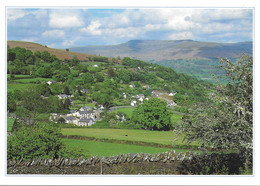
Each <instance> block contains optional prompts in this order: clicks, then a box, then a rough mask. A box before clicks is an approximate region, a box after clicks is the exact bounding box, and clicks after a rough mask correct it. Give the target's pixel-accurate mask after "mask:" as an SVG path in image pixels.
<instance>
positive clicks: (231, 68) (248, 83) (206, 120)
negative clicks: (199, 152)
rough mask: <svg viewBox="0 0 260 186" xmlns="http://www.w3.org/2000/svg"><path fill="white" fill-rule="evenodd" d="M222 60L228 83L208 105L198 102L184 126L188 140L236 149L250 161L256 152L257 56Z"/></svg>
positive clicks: (221, 147) (221, 87) (205, 144)
mask: <svg viewBox="0 0 260 186" xmlns="http://www.w3.org/2000/svg"><path fill="white" fill-rule="evenodd" d="M220 63H221V67H222V68H223V69H224V70H225V72H226V77H227V79H228V84H227V85H226V86H219V87H218V89H217V91H216V93H215V94H214V95H211V99H210V101H209V102H208V103H207V104H200V105H196V107H195V108H194V109H193V115H192V117H191V118H186V119H185V120H184V123H183V126H182V127H181V129H182V131H184V132H185V133H186V140H187V141H188V142H192V141H194V140H199V141H200V142H201V145H202V146H204V147H205V146H206V147H207V146H210V147H212V148H213V149H217V150H228V151H233V152H234V151H236V152H239V153H240V154H242V155H243V156H244V157H245V158H246V161H247V162H248V161H251V160H252V152H253V150H252V149H253V58H252V57H250V56H242V57H241V58H240V60H239V61H238V62H237V63H232V62H231V61H229V60H227V59H222V60H221V61H220Z"/></svg>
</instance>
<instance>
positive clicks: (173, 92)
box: [169, 91, 177, 96]
mask: <svg viewBox="0 0 260 186" xmlns="http://www.w3.org/2000/svg"><path fill="white" fill-rule="evenodd" d="M175 94H177V92H175V91H172V92H171V93H169V96H174V95H175Z"/></svg>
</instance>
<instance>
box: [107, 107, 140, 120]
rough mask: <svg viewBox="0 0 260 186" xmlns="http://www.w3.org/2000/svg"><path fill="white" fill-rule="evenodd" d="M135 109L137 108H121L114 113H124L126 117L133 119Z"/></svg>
mask: <svg viewBox="0 0 260 186" xmlns="http://www.w3.org/2000/svg"><path fill="white" fill-rule="evenodd" d="M134 109H135V108H119V109H116V110H113V111H112V113H113V112H123V113H125V114H126V115H128V116H129V117H130V118H131V117H132V114H133V111H134Z"/></svg>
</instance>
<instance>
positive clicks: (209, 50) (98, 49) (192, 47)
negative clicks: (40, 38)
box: [70, 40, 253, 61]
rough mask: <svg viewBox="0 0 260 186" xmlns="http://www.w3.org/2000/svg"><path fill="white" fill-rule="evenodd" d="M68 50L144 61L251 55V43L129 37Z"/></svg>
mask: <svg viewBox="0 0 260 186" xmlns="http://www.w3.org/2000/svg"><path fill="white" fill-rule="evenodd" d="M70 51H73V52H80V53H88V54H95V55H101V56H108V57H117V56H120V57H126V56H127V57H131V58H137V59H141V60H145V61H163V60H176V59H213V58H219V57H228V58H236V57H237V56H239V55H241V53H248V54H252V51H253V43H252V42H251V41H249V42H239V43H214V42H199V41H193V40H131V41H128V42H127V43H122V44H118V45H107V46H84V47H72V48H70Z"/></svg>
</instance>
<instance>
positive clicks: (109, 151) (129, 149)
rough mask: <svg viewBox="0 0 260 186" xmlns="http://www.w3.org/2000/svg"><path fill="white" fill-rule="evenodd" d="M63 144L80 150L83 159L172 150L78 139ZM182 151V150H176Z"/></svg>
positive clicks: (68, 140) (65, 140)
mask: <svg viewBox="0 0 260 186" xmlns="http://www.w3.org/2000/svg"><path fill="white" fill-rule="evenodd" d="M62 140H63V142H64V143H65V144H66V145H67V146H68V147H69V148H71V149H73V148H76V149H78V150H81V152H82V153H83V154H84V156H85V157H88V156H89V155H93V156H96V155H97V156H99V157H101V156H114V155H118V154H120V153H121V154H127V153H141V152H142V153H150V154H156V153H159V152H166V151H170V150H172V149H169V148H160V147H147V146H139V145H131V144H119V143H109V142H100V141H88V140H79V139H66V138H64V139H62ZM176 151H182V150H176Z"/></svg>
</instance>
